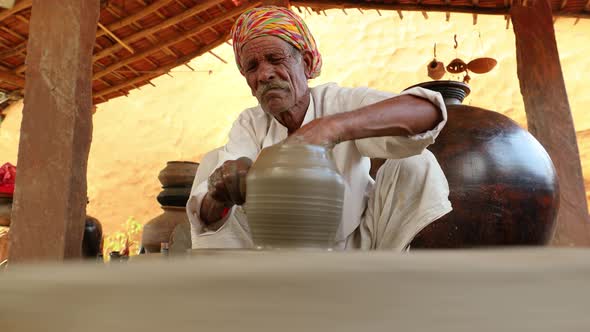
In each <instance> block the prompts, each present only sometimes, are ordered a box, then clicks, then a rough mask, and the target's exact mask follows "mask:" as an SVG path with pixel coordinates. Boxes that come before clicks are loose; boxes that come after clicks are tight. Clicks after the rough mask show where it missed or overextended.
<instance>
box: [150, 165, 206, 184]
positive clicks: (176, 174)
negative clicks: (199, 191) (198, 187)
mask: <svg viewBox="0 0 590 332" xmlns="http://www.w3.org/2000/svg"><path fill="white" fill-rule="evenodd" d="M198 167H199V163H194V162H191V161H169V162H167V163H166V167H164V169H162V170H161V171H160V174H159V175H158V180H160V183H162V186H163V187H186V186H192V184H193V180H194V179H195V174H196V173H197V168H198Z"/></svg>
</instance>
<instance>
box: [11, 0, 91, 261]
mask: <svg viewBox="0 0 590 332" xmlns="http://www.w3.org/2000/svg"><path fill="white" fill-rule="evenodd" d="M99 12H100V4H99V0H84V1H79V0H53V1H47V0H34V1H33V13H32V16H31V26H30V28H29V31H30V32H29V43H28V51H27V63H28V64H29V69H28V70H27V76H26V85H25V91H26V94H25V103H24V104H25V107H24V110H23V118H22V125H21V136H20V142H19V149H18V177H17V179H16V190H15V193H14V202H13V206H12V209H13V210H12V223H11V228H10V232H11V236H10V253H9V260H10V261H11V263H12V262H29V261H60V260H64V259H67V258H79V257H80V255H81V248H82V234H83V232H84V220H85V217H86V202H87V201H86V197H87V192H86V170H87V163H88V153H89V150H90V141H91V140H92V111H91V107H92V86H91V82H92V61H91V59H92V48H93V46H94V41H95V36H96V25H97V22H98V17H99ZM66 17H67V19H64V18H66ZM72 68H75V70H72ZM33 206H34V208H31V207H33Z"/></svg>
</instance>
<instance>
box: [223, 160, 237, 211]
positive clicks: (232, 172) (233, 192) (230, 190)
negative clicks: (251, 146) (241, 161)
mask: <svg viewBox="0 0 590 332" xmlns="http://www.w3.org/2000/svg"><path fill="white" fill-rule="evenodd" d="M222 176H223V183H224V184H225V188H226V189H227V194H228V196H229V199H231V201H232V202H233V203H235V204H239V202H240V201H241V198H240V187H239V178H238V164H237V163H236V162H234V161H231V162H225V163H224V164H223V167H222Z"/></svg>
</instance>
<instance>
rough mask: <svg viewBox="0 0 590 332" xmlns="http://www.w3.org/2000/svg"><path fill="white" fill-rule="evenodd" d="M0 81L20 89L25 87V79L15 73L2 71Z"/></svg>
mask: <svg viewBox="0 0 590 332" xmlns="http://www.w3.org/2000/svg"><path fill="white" fill-rule="evenodd" d="M0 81H4V82H6V83H10V84H12V85H16V86H17V87H19V88H24V87H25V79H24V78H22V77H20V76H18V75H16V74H14V73H9V72H5V71H0Z"/></svg>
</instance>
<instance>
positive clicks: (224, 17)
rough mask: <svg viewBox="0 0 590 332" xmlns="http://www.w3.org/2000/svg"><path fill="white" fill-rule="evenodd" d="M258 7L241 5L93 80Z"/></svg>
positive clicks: (109, 68) (107, 70)
mask: <svg viewBox="0 0 590 332" xmlns="http://www.w3.org/2000/svg"><path fill="white" fill-rule="evenodd" d="M259 5H260V2H258V1H257V2H252V3H247V4H245V5H242V6H240V7H236V8H234V9H232V10H230V11H228V12H226V13H225V14H223V15H220V16H218V17H215V18H213V19H211V20H209V21H207V22H206V23H203V24H199V25H197V26H196V27H194V28H192V29H190V30H188V31H186V32H184V33H183V34H181V35H178V36H177V37H174V38H171V39H168V40H166V41H164V42H162V43H160V44H157V45H154V46H152V47H150V48H149V49H147V50H144V51H142V52H140V53H137V54H135V55H133V56H131V57H128V58H125V59H122V60H120V61H118V62H116V63H114V64H112V65H110V66H108V67H106V68H105V69H104V70H101V71H99V72H96V73H94V77H93V78H94V79H96V78H100V77H103V76H105V75H107V74H109V73H111V72H113V71H114V70H117V69H118V68H121V67H123V66H125V65H128V64H131V63H133V62H135V61H138V60H141V59H143V58H145V57H148V56H150V55H152V54H154V53H156V52H159V51H160V50H161V49H162V48H164V47H168V46H171V45H174V44H177V43H179V42H181V41H183V40H185V39H187V38H189V37H191V36H192V35H196V34H198V33H200V32H201V31H203V30H206V29H207V28H208V27H209V26H211V25H215V24H219V23H221V22H223V21H225V20H228V19H231V18H232V17H234V16H237V15H240V14H241V13H243V12H244V11H246V10H248V9H251V8H254V7H257V6H259Z"/></svg>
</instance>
